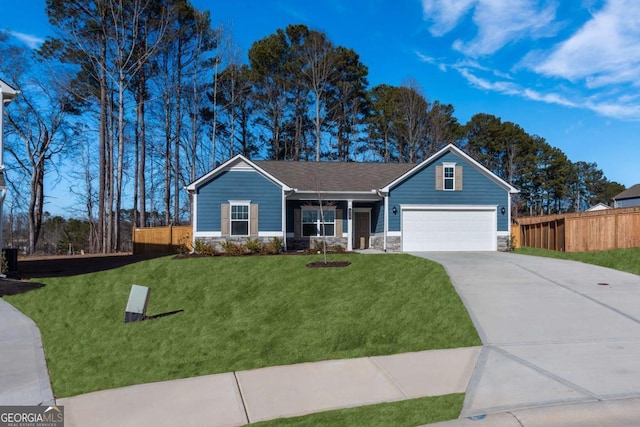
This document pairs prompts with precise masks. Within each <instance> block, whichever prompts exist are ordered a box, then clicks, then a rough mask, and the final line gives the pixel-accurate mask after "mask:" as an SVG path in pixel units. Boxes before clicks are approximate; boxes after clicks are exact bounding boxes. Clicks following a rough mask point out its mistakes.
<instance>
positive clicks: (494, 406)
mask: <svg viewBox="0 0 640 427" xmlns="http://www.w3.org/2000/svg"><path fill="white" fill-rule="evenodd" d="M414 255H416V256H421V257H424V258H428V259H431V260H433V261H436V262H438V263H440V264H442V265H443V266H444V267H445V268H446V270H447V272H448V273H449V276H450V277H451V281H452V282H453V284H454V286H455V288H456V290H457V291H458V294H459V295H460V297H461V298H462V300H463V301H464V303H465V305H466V306H467V309H468V310H469V313H470V315H471V317H472V319H473V321H474V323H475V325H476V327H477V329H478V332H479V334H480V338H481V339H482V341H483V343H484V345H485V346H484V348H483V350H482V353H481V355H480V358H479V360H478V364H477V366H476V369H475V371H474V374H473V376H472V378H471V381H470V384H469V389H468V391H467V397H466V401H465V405H464V408H463V412H462V416H464V417H468V416H473V415H480V414H488V413H494V412H502V411H508V410H512V409H516V408H526V407H537V406H545V405H554V404H560V403H569V402H589V401H598V400H608V399H617V398H623V397H633V396H640V276H637V275H634V274H629V273H622V272H619V271H615V270H611V269H607V268H602V267H597V266H592V265H589V264H583V263H579V262H573V261H563V260H555V259H549V258H541V257H531V256H525V255H516V254H510V253H480V252H478V253H433V252H431V253H415V254H414Z"/></svg>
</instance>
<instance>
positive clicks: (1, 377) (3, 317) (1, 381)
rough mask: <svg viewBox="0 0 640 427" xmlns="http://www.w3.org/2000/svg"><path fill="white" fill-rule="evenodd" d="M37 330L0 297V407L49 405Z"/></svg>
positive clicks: (43, 359) (51, 399)
mask: <svg viewBox="0 0 640 427" xmlns="http://www.w3.org/2000/svg"><path fill="white" fill-rule="evenodd" d="M51 404H53V392H52V391H51V384H50V382H49V372H48V371H47V364H46V362H45V358H44V351H43V349H42V339H41V338H40V330H39V329H38V327H37V326H36V324H35V323H34V322H33V320H31V319H30V318H28V317H27V316H25V315H24V314H22V313H21V312H20V311H19V310H18V309H16V308H15V307H13V306H12V305H11V304H9V303H8V302H6V301H4V300H3V299H2V298H0V405H1V406H6V405H51Z"/></svg>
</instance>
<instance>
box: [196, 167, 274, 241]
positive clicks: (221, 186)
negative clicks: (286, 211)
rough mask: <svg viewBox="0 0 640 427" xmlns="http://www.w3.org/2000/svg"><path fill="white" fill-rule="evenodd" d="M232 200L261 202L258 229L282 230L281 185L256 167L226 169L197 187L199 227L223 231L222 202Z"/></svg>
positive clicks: (198, 228) (202, 229) (198, 229)
mask: <svg viewBox="0 0 640 427" xmlns="http://www.w3.org/2000/svg"><path fill="white" fill-rule="evenodd" d="M229 200H250V201H251V203H253V204H257V205H258V231H282V188H281V187H280V186H279V185H277V184H275V183H273V182H272V181H270V180H268V179H267V178H265V177H264V176H262V175H261V174H259V173H258V172H255V171H228V172H223V173H221V174H220V175H218V176H217V177H215V178H214V179H213V180H212V181H209V182H208V183H206V184H204V185H203V186H202V187H200V188H198V217H197V222H198V224H197V231H220V206H221V205H222V204H223V203H229Z"/></svg>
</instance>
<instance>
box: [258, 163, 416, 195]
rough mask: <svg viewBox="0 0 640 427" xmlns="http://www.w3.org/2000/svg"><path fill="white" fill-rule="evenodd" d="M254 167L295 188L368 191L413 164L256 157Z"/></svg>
mask: <svg viewBox="0 0 640 427" xmlns="http://www.w3.org/2000/svg"><path fill="white" fill-rule="evenodd" d="M254 163H255V164H256V165H257V166H258V167H260V168H262V169H263V170H264V171H265V172H267V173H269V174H270V175H272V176H273V177H275V178H277V179H278V180H280V181H282V182H283V183H285V184H287V185H288V186H289V187H291V188H295V189H296V190H299V191H371V190H377V189H380V188H383V187H384V186H386V185H387V184H389V183H390V182H392V181H394V180H395V179H396V178H398V177H400V176H402V175H403V174H404V173H406V172H407V171H409V170H410V169H412V168H414V167H415V166H416V165H415V163H351V162H286V161H270V160H259V161H255V162H254Z"/></svg>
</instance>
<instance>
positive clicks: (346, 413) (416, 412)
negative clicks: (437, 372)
mask: <svg viewBox="0 0 640 427" xmlns="http://www.w3.org/2000/svg"><path fill="white" fill-rule="evenodd" d="M463 403H464V394H448V395H446V396H435V397H423V398H420V399H411V400H403V401H401V402H393V403H380V404H377V405H368V406H360V407H357V408H349V409H339V410H336V411H327V412H320V413H317V414H311V415H305V416H302V417H293V418H279V419H277V420H273V421H263V422H261V423H255V424H252V425H255V426H256V427H278V426H293V427H296V426H305V427H307V426H333V427H339V426H345V427H346V426H348V427H357V426H362V427H377V426H380V427H387V426H394V427H402V426H406V427H413V426H417V425H422V424H432V423H437V422H439V421H447V420H452V419H454V418H457V417H458V415H460V411H461V410H462V404H463Z"/></svg>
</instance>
